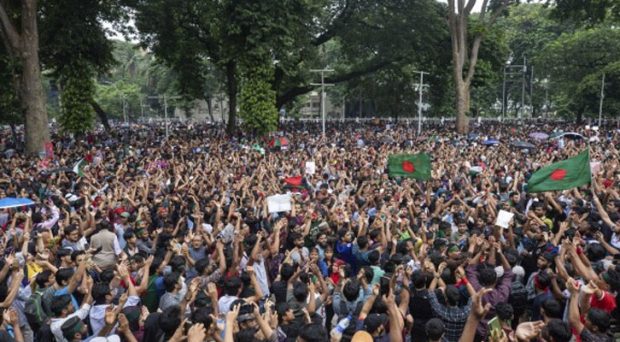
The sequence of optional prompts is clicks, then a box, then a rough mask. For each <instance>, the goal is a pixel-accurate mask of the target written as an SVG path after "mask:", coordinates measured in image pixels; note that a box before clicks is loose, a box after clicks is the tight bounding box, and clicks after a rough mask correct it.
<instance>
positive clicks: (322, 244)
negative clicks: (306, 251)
mask: <svg viewBox="0 0 620 342" xmlns="http://www.w3.org/2000/svg"><path fill="white" fill-rule="evenodd" d="M315 247H316V249H317V250H318V251H319V260H321V261H323V260H325V248H327V234H325V233H319V235H318V236H317V239H316V246H315Z"/></svg>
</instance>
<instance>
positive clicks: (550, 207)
mask: <svg viewBox="0 0 620 342" xmlns="http://www.w3.org/2000/svg"><path fill="white" fill-rule="evenodd" d="M414 126H416V125H413V124H412V125H411V126H409V125H408V124H406V123H389V124H388V123H386V122H381V121H373V122H367V123H328V127H327V128H328V130H327V134H326V135H325V136H323V135H322V134H321V131H320V126H319V125H315V124H303V123H288V124H283V125H282V126H281V127H280V130H281V131H280V132H278V133H276V134H274V135H272V136H270V137H265V138H251V137H248V136H244V135H242V134H239V135H237V136H234V137H231V136H228V135H227V134H226V133H225V130H224V129H223V127H220V126H209V125H203V124H179V123H176V124H172V125H171V126H170V129H169V137H168V138H166V133H165V130H164V128H163V127H162V126H161V125H159V126H156V125H138V124H134V125H131V126H129V127H127V126H125V127H116V128H115V129H114V130H113V131H112V132H110V133H106V132H103V131H100V132H99V131H98V132H95V133H92V134H88V135H84V136H80V137H66V136H61V135H57V134H53V135H52V145H50V146H49V151H48V153H47V154H45V155H43V154H42V155H40V156H36V157H31V156H25V155H24V154H23V153H20V152H19V151H20V150H19V148H18V146H19V145H21V144H20V143H16V142H15V141H14V139H18V140H19V139H21V136H20V132H17V133H16V134H15V132H13V133H12V132H11V130H10V129H8V130H6V131H3V132H2V133H1V135H0V139H1V140H0V151H4V153H3V154H0V159H1V160H2V162H1V164H0V199H2V198H7V197H12V198H27V199H30V200H32V201H34V204H33V205H30V206H23V207H19V206H17V207H14V208H8V209H1V210H0V227H1V229H0V234H1V237H0V241H1V242H0V253H2V256H3V258H2V260H1V261H0V300H1V302H0V311H1V313H2V314H1V315H0V320H1V321H2V324H1V326H0V341H27V342H30V341H56V342H67V341H70V342H77V341H93V342H97V341H128V342H135V341H138V342H139V341H143V342H162V341H177V342H181V341H188V342H202V341H224V342H233V341H243V342H250V341H269V342H275V341H279V342H284V341H291V342H292V341H300V342H325V341H334V342H337V341H343V342H348V341H354V342H366V341H391V342H400V341H412V342H418V341H450V342H457V341H464V342H470V341H555V342H567V341H582V342H589V341H613V340H614V337H613V336H614V329H615V325H616V323H615V322H616V320H617V319H618V309H617V304H616V294H617V291H619V290H620V266H619V261H620V192H619V186H618V184H619V182H620V158H619V151H618V145H619V143H620V133H619V131H618V130H617V129H616V127H610V126H607V127H600V128H598V127H597V128H590V127H586V126H585V125H581V126H576V125H572V124H568V123H553V124H551V123H548V124H545V123H540V122H539V123H528V124H524V125H518V124H490V123H482V124H481V125H476V124H472V126H471V132H472V133H473V134H469V135H457V134H455V133H453V127H451V125H449V124H448V123H446V124H445V127H442V126H439V125H436V126H432V125H431V126H425V127H424V131H423V134H422V135H421V136H418V135H417V134H416V129H417V126H416V127H414ZM559 131H564V132H576V133H579V135H577V134H569V135H564V136H561V135H560V136H558V137H556V138H546V137H544V135H542V137H541V136H540V134H539V135H536V134H532V133H536V132H542V133H547V134H552V133H553V132H559ZM555 135H556V136H557V135H558V134H555ZM533 137H535V138H533ZM274 139H275V142H276V143H275V144H273V143H271V144H270V142H272V140H274ZM492 140H497V141H496V142H493V143H487V142H488V141H492ZM517 142H519V143H528V144H532V145H533V147H532V146H527V147H526V148H525V149H523V148H521V147H519V146H521V145H519V144H517ZM586 149H589V151H590V159H591V160H590V161H591V165H592V179H591V182H590V183H589V184H587V185H584V186H581V187H577V188H573V189H569V190H564V191H549V192H538V193H530V192H528V191H527V182H528V179H529V177H530V176H531V174H532V173H534V172H535V171H536V170H538V169H540V168H541V167H543V166H545V165H549V164H551V163H553V162H556V161H560V160H564V159H567V158H569V157H572V156H575V155H577V154H578V153H579V152H581V151H584V150H586ZM52 151H53V153H50V152H52ZM418 152H425V153H427V154H428V155H429V156H430V157H431V165H432V171H431V178H430V179H429V180H427V181H422V180H416V179H413V178H400V177H390V175H388V171H387V160H388V156H389V155H391V154H394V153H418ZM306 162H314V166H315V167H314V169H309V168H308V167H307V163H306ZM278 194H290V198H291V203H290V210H287V211H277V210H276V211H273V210H270V203H268V202H269V200H268V198H269V197H270V196H273V195H278ZM500 211H505V212H510V213H512V214H514V217H513V219H512V220H511V221H510V222H509V224H508V225H507V227H506V226H505V227H502V226H500V225H497V224H496V220H497V216H498V213H499V212H500Z"/></svg>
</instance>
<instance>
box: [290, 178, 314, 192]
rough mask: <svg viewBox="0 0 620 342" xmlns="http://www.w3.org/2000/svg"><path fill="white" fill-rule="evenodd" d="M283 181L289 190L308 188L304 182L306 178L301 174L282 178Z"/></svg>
mask: <svg viewBox="0 0 620 342" xmlns="http://www.w3.org/2000/svg"><path fill="white" fill-rule="evenodd" d="M284 183H285V184H284V188H285V189H291V190H296V191H303V190H308V189H310V186H309V185H308V183H307V182H306V179H305V178H303V177H302V176H295V177H287V178H284Z"/></svg>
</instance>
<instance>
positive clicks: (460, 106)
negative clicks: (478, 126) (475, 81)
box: [456, 80, 469, 134]
mask: <svg viewBox="0 0 620 342" xmlns="http://www.w3.org/2000/svg"><path fill="white" fill-rule="evenodd" d="M468 113H469V85H468V84H467V83H464V82H459V81H458V80H457V85H456V131H457V132H458V133H461V134H465V133H467V132H469V119H468V118H467V114H468Z"/></svg>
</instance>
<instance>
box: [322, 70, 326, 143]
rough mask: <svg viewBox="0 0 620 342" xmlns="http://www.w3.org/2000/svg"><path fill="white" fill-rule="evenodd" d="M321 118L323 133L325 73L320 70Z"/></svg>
mask: <svg viewBox="0 0 620 342" xmlns="http://www.w3.org/2000/svg"><path fill="white" fill-rule="evenodd" d="M321 119H322V120H323V122H322V125H323V135H325V74H324V73H323V72H322V71H321Z"/></svg>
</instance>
